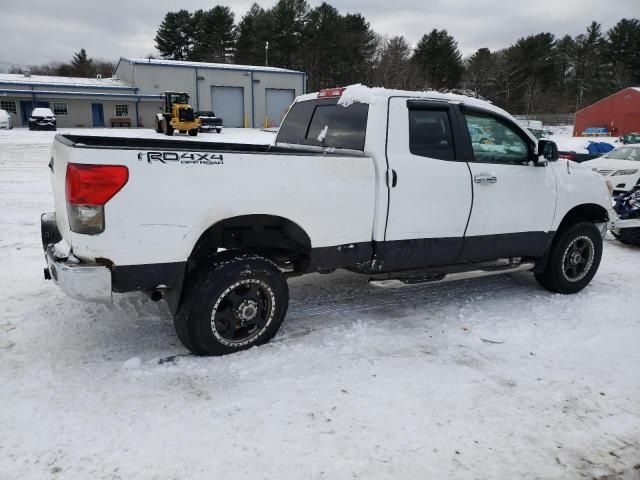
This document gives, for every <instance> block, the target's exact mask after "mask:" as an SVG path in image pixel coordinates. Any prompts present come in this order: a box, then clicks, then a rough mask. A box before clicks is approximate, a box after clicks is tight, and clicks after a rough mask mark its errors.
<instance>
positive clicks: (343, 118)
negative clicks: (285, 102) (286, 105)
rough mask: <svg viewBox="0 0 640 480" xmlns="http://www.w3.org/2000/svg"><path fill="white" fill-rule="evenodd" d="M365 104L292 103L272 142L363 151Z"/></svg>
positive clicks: (329, 100) (319, 100)
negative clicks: (274, 140) (346, 105)
mask: <svg viewBox="0 0 640 480" xmlns="http://www.w3.org/2000/svg"><path fill="white" fill-rule="evenodd" d="M368 115H369V105H367V104H364V103H353V104H351V105H349V106H348V107H343V106H342V105H338V99H337V98H327V99H317V100H307V101H303V102H297V103H294V104H293V106H292V107H291V109H290V110H289V113H287V116H286V117H285V119H284V121H283V123H282V125H281V126H280V130H279V131H278V136H277V138H276V143H286V144H293V145H309V146H314V147H331V148H341V149H348V150H360V151H364V143H365V137H366V130H367V118H368Z"/></svg>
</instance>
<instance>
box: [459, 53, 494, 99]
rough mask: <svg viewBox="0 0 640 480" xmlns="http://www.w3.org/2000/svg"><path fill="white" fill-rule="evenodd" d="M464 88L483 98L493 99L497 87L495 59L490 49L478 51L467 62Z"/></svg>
mask: <svg viewBox="0 0 640 480" xmlns="http://www.w3.org/2000/svg"><path fill="white" fill-rule="evenodd" d="M465 63H466V65H465V73H464V88H465V89H467V90H470V91H471V92H473V93H474V94H476V95H478V96H481V97H491V96H492V91H493V89H494V87H495V79H494V70H495V59H494V56H493V54H492V53H491V50H489V49H488V48H480V49H478V50H477V51H476V52H475V53H474V54H473V55H471V57H469V58H468V59H467V61H466V62H465Z"/></svg>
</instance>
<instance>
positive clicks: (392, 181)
mask: <svg viewBox="0 0 640 480" xmlns="http://www.w3.org/2000/svg"><path fill="white" fill-rule="evenodd" d="M389 173H391V175H389ZM389 176H391V178H389ZM397 184H398V174H397V173H396V171H395V170H393V169H391V170H390V171H389V170H387V185H388V186H390V187H391V188H393V187H395V186H396V185H397Z"/></svg>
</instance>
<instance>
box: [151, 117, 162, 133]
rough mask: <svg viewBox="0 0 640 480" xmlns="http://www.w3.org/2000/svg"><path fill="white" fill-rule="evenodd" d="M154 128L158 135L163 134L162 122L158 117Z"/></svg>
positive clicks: (155, 119) (154, 121)
mask: <svg viewBox="0 0 640 480" xmlns="http://www.w3.org/2000/svg"><path fill="white" fill-rule="evenodd" d="M153 126H154V128H155V130H156V133H162V122H161V121H160V120H158V117H155V118H154V119H153Z"/></svg>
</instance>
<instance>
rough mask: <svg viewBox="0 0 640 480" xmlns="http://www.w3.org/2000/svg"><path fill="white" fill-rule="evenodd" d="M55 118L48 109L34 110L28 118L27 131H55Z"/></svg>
mask: <svg viewBox="0 0 640 480" xmlns="http://www.w3.org/2000/svg"><path fill="white" fill-rule="evenodd" d="M55 129H56V116H55V115H54V114H53V112H52V111H51V109H49V108H34V109H33V112H31V116H30V117H29V130H55Z"/></svg>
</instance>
